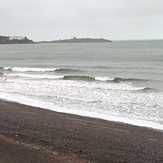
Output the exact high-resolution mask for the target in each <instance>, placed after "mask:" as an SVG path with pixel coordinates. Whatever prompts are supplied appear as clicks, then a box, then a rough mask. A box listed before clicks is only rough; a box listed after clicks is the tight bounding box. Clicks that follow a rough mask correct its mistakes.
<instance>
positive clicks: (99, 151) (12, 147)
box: [0, 101, 163, 163]
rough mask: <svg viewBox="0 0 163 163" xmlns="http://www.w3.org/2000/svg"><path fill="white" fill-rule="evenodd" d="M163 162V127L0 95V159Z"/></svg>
mask: <svg viewBox="0 0 163 163" xmlns="http://www.w3.org/2000/svg"><path fill="white" fill-rule="evenodd" d="M155 162H163V132H162V131H159V130H153V129H148V128H143V127H136V126H132V125H127V124H123V123H115V122H110V121H105V120H99V119H93V118H86V117H80V116H76V115H70V114H63V113H56V112H53V111H49V110H44V109H39V108H33V107H30V106H25V105H21V104H16V103H11V102H5V101H0V163H155Z"/></svg>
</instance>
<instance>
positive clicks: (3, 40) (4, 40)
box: [0, 35, 34, 44]
mask: <svg viewBox="0 0 163 163" xmlns="http://www.w3.org/2000/svg"><path fill="white" fill-rule="evenodd" d="M32 43H34V41H32V40H30V39H28V37H26V36H25V37H22V36H13V37H12V36H1V35H0V44H32Z"/></svg>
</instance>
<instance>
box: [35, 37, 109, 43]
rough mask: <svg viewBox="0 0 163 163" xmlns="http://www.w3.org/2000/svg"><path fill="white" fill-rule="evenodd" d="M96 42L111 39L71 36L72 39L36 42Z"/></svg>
mask: <svg viewBox="0 0 163 163" xmlns="http://www.w3.org/2000/svg"><path fill="white" fill-rule="evenodd" d="M98 42H112V41H111V40H106V39H103V38H99V39H96V38H77V37H73V38H72V39H64V40H53V41H40V42H38V43H98Z"/></svg>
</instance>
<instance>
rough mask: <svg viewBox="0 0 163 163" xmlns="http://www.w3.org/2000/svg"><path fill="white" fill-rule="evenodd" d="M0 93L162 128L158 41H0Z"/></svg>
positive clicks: (162, 51) (162, 69) (162, 66)
mask: <svg viewBox="0 0 163 163" xmlns="http://www.w3.org/2000/svg"><path fill="white" fill-rule="evenodd" d="M0 98H2V99H7V100H11V101H16V102H20V103H24V104H28V105H32V106H39V107H42V108H45V109H51V110H54V111H59V112H66V113H73V114H79V115H84V116H89V117H97V118H102V119H106V120H115V121H121V122H125V123H131V124H135V125H140V126H147V127H153V128H159V129H163V41H159V40H158V41H115V42H112V43H76V44H75V43H74V44H69V43H66V44H63V43H61V44H26V45H0Z"/></svg>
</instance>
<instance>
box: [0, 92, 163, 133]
mask: <svg viewBox="0 0 163 163" xmlns="http://www.w3.org/2000/svg"><path fill="white" fill-rule="evenodd" d="M1 100H3V101H6V102H11V103H18V104H21V105H27V106H29V107H34V108H41V109H44V110H47V111H48V110H49V111H53V112H57V113H61V114H71V115H74V116H81V117H87V118H93V119H99V120H104V121H109V122H115V123H122V124H127V125H131V126H137V127H143V128H149V129H154V130H159V131H163V125H161V124H158V123H155V122H151V121H147V120H139V119H137V120H131V119H129V118H127V117H125V118H124V117H116V116H112V115H110V116H108V115H107V116H106V115H104V114H98V113H95V112H86V111H79V110H68V111H67V110H65V109H63V108H58V109H57V108H54V106H51V105H49V104H47V103H45V102H43V101H38V100H33V99H30V98H26V97H23V98H22V97H19V96H18V97H14V100H13V96H12V95H10V94H5V93H3V97H2V96H0V101H1ZM22 101H23V102H22Z"/></svg>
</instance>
